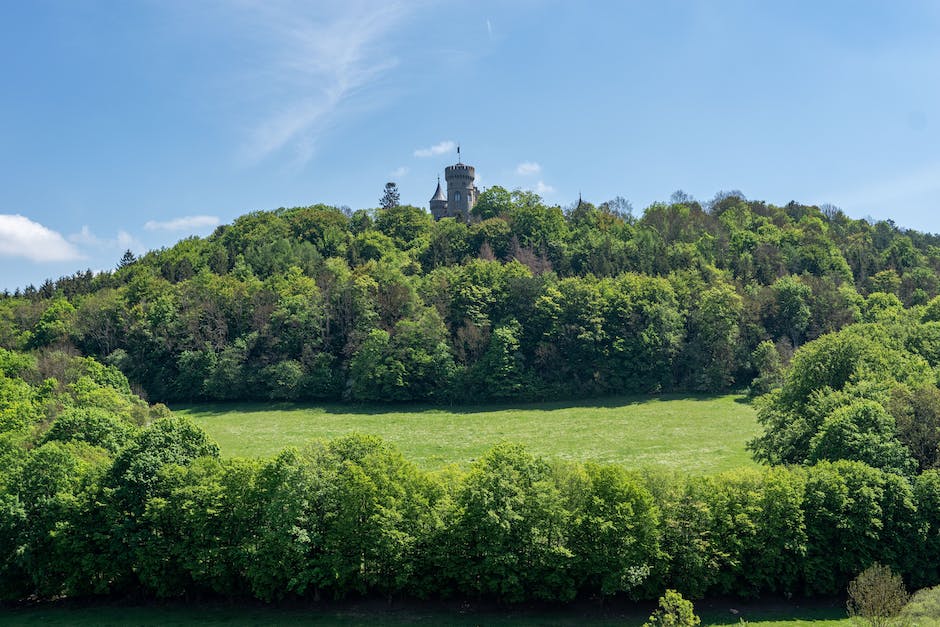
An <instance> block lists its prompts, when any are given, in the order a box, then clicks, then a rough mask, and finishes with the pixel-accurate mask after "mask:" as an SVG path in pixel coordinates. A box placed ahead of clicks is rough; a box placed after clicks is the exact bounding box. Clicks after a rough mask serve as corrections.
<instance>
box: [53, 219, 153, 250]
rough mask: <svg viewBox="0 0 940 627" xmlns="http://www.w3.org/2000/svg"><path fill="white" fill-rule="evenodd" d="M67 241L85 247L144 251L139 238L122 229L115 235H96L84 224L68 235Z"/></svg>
mask: <svg viewBox="0 0 940 627" xmlns="http://www.w3.org/2000/svg"><path fill="white" fill-rule="evenodd" d="M69 241H70V242H72V243H73V244H78V245H79V246H82V247H85V248H98V249H101V248H107V249H112V250H121V251H123V250H133V251H134V252H136V253H140V252H144V251H146V247H145V246H144V245H143V244H142V243H141V242H140V240H138V239H137V238H136V237H134V236H133V235H131V234H130V233H128V232H127V231H125V230H123V229H119V230H118V232H117V235H116V236H115V237H98V236H97V235H95V234H94V233H93V232H92V231H91V229H90V228H88V225H85V226H83V227H82V230H81V231H79V232H78V233H72V234H71V235H69Z"/></svg>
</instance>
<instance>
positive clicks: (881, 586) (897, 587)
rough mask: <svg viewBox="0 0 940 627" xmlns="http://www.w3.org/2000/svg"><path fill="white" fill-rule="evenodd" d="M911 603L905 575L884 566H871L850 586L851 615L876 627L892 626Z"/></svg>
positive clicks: (849, 602) (849, 604)
mask: <svg viewBox="0 0 940 627" xmlns="http://www.w3.org/2000/svg"><path fill="white" fill-rule="evenodd" d="M907 600H908V596H907V590H905V589H904V581H902V580H901V576H900V575H896V574H894V572H892V571H891V569H890V568H888V567H887V566H882V565H881V564H873V565H872V566H869V567H868V568H866V569H865V570H863V571H862V573H861V574H860V575H859V576H858V577H856V578H855V579H853V580H852V582H851V583H850V584H849V601H848V608H849V615H850V616H852V617H854V618H858V619H861V620H862V621H864V622H865V623H867V624H869V625H871V626H872V627H882V626H884V625H888V624H889V623H890V622H891V620H892V619H893V618H894V617H896V616H897V615H898V614H900V613H901V609H902V608H903V607H904V606H905V605H906V604H907Z"/></svg>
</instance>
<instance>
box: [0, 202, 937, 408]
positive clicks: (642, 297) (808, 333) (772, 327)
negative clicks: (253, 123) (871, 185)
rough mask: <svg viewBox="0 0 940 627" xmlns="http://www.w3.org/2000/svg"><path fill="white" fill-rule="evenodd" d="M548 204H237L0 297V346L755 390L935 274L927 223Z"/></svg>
mask: <svg viewBox="0 0 940 627" xmlns="http://www.w3.org/2000/svg"><path fill="white" fill-rule="evenodd" d="M674 200H675V202H673V203H671V204H656V205H653V206H651V207H649V208H647V209H646V211H645V212H644V214H643V216H642V217H641V218H638V219H637V218H634V217H633V216H632V215H630V213H629V212H628V211H625V209H627V205H625V204H624V203H622V202H618V203H604V204H602V205H600V206H593V205H591V204H590V203H581V204H579V205H578V206H577V207H572V208H570V209H569V210H567V211H563V210H562V209H561V208H559V207H549V206H546V205H544V204H543V203H542V201H541V199H540V198H539V197H538V196H536V195H534V194H531V193H527V192H519V191H517V192H507V191H506V190H503V189H502V188H499V187H493V188H491V189H489V190H487V191H486V192H484V193H483V194H482V195H481V198H480V201H479V203H478V204H477V205H476V207H475V208H474V214H475V215H474V216H473V219H472V220H471V221H470V223H463V222H459V221H455V220H453V219H445V220H441V221H439V222H434V221H433V220H432V219H431V217H430V215H429V214H428V213H427V212H426V211H425V210H423V209H420V208H415V207H408V206H395V207H390V208H387V209H378V210H370V211H363V210H361V211H356V212H349V211H345V212H344V211H342V210H340V209H336V208H332V207H326V206H323V205H316V206H311V207H300V208H294V209H279V210H276V211H271V212H257V213H252V214H248V215H245V216H242V217H241V218H239V219H237V220H236V221H235V222H234V223H233V224H231V225H226V226H222V227H219V228H218V229H217V230H216V232H215V233H213V234H212V235H211V236H209V237H207V238H190V239H186V240H183V241H181V242H179V243H178V244H176V245H175V246H173V247H172V248H169V249H164V250H159V251H153V252H150V253H148V254H146V255H144V256H143V257H142V258H140V259H134V258H133V256H132V255H130V256H126V257H125V259H123V260H122V262H121V267H120V268H119V269H118V270H116V271H114V272H108V273H102V274H97V275H94V274H92V273H90V272H88V273H78V274H76V275H74V276H71V277H66V278H63V279H61V280H59V281H57V282H52V281H49V282H47V283H46V284H44V285H42V286H40V287H39V288H29V289H27V290H26V291H25V292H17V293H15V294H13V295H10V296H8V297H6V298H3V299H0V346H3V347H6V348H9V349H13V350H30V349H41V348H45V347H64V348H68V347H73V348H75V349H77V350H78V351H80V352H81V353H82V354H85V355H90V356H94V357H96V358H98V359H99V360H101V361H102V362H104V363H108V364H111V365H115V366H117V367H118V368H120V369H121V370H122V371H123V372H124V373H125V374H127V376H128V377H129V378H130V380H131V381H133V382H134V383H135V384H139V385H140V386H142V389H143V390H144V391H145V392H146V394H147V396H148V398H150V399H151V400H159V401H198V400H236V399H284V400H297V399H330V400H339V399H347V400H357V401H396V400H401V401H405V400H446V401H452V402H461V401H464V400H467V399H473V400H480V399H485V398H490V399H513V400H516V399H543V398H559V397H577V396H589V395H598V394H613V393H647V392H651V391H658V390H698V391H719V390H725V389H728V388H731V387H743V386H747V385H749V384H751V382H752V381H753V380H754V379H755V377H758V381H757V382H756V389H759V390H761V391H763V390H766V389H769V388H770V387H771V386H772V385H773V384H774V381H775V377H776V376H777V372H778V369H779V367H780V364H781V363H786V362H787V361H788V359H789V358H790V356H791V354H792V352H793V350H795V349H796V348H798V347H799V346H801V345H802V344H804V343H805V342H807V341H809V340H812V339H814V338H816V337H819V336H821V335H823V334H825V333H828V332H831V331H835V330H838V329H841V328H843V327H844V326H846V325H847V324H851V323H853V322H856V321H866V320H871V319H873V316H875V315H876V313H877V312H878V311H880V310H881V309H882V308H883V307H884V306H886V303H887V304H897V305H900V304H903V305H906V306H908V307H910V306H923V305H925V304H926V303H928V302H929V301H930V300H931V299H932V298H934V297H936V296H937V294H938V292H940V281H938V274H937V270H938V269H940V238H938V237H936V236H933V235H926V234H923V233H918V232H914V231H907V230H901V229H898V228H896V227H895V226H894V225H893V224H892V223H890V222H877V223H875V224H870V223H868V222H866V221H862V220H852V219H849V218H848V217H847V216H845V215H844V214H843V213H841V212H840V211H838V210H833V209H826V210H821V209H819V208H817V207H807V206H803V205H799V204H796V203H791V204H789V205H786V206H784V207H776V206H773V205H768V204H765V203H762V202H755V201H747V200H745V199H744V198H743V197H741V196H740V195H739V194H724V195H719V196H718V197H716V199H715V200H713V201H712V202H711V203H707V204H706V206H704V207H703V206H702V205H700V204H699V203H697V202H695V201H692V200H690V199H688V198H684V197H676V198H675V199H674Z"/></svg>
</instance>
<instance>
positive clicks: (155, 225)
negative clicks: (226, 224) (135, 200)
mask: <svg viewBox="0 0 940 627" xmlns="http://www.w3.org/2000/svg"><path fill="white" fill-rule="evenodd" d="M218 224H219V218H217V217H216V216H183V217H182V218H174V219H172V220H167V221H165V222H159V221H157V220H148V221H147V223H146V224H144V228H145V229H147V230H148V231H197V230H199V229H205V228H209V227H213V226H217V225H218Z"/></svg>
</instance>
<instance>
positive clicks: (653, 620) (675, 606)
mask: <svg viewBox="0 0 940 627" xmlns="http://www.w3.org/2000/svg"><path fill="white" fill-rule="evenodd" d="M701 622H702V620H701V619H700V618H699V617H698V616H696V615H695V608H694V606H693V605H692V602H691V601H687V600H685V599H683V598H682V595H681V594H679V593H678V592H676V591H675V590H666V594H664V595H663V596H661V597H660V598H659V609H657V610H656V611H655V612H653V613H652V614H651V615H650V617H649V620H647V621H646V623H644V625H643V627H695V626H696V625H699V624H701Z"/></svg>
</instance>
